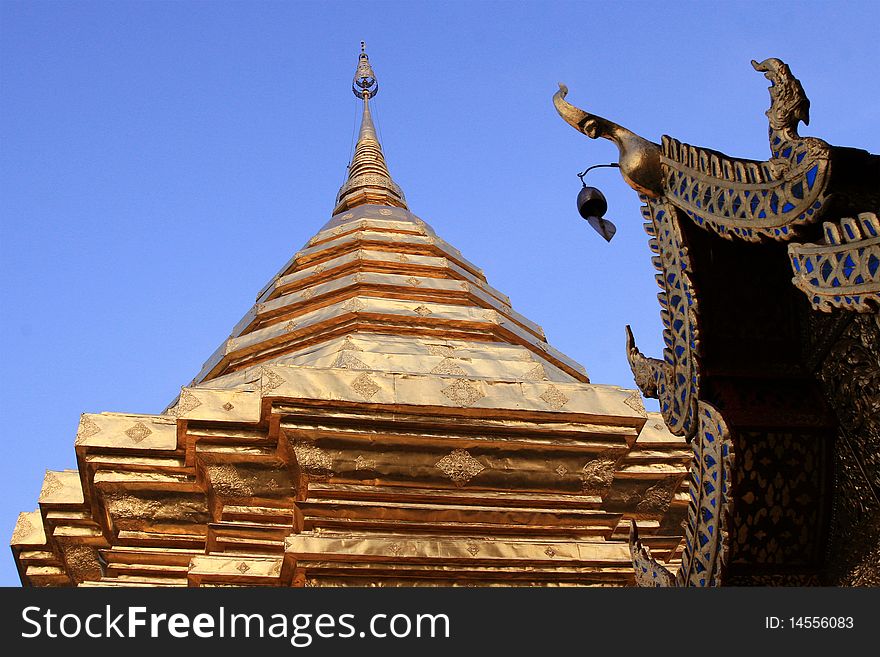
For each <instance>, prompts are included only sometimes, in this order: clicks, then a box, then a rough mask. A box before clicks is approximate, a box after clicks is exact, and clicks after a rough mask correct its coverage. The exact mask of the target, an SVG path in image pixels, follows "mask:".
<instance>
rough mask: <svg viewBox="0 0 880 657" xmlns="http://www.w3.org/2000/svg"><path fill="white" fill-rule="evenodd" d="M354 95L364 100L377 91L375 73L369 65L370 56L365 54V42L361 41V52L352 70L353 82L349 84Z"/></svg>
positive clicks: (373, 95) (372, 96)
mask: <svg viewBox="0 0 880 657" xmlns="http://www.w3.org/2000/svg"><path fill="white" fill-rule="evenodd" d="M351 90H352V91H353V92H354V95H355V96H357V97H358V98H363V99H364V100H369V99H370V98H374V97H375V96H376V94H377V93H379V83H378V82H376V74H375V73H373V67H372V66H370V58H369V56H368V55H367V44H366V42H364V41H361V54H360V56H359V57H358V65H357V70H356V71H355V72H354V82H352V84H351Z"/></svg>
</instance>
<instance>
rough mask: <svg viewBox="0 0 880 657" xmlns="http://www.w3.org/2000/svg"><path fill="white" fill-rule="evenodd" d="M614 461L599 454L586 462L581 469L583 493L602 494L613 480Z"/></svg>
mask: <svg viewBox="0 0 880 657" xmlns="http://www.w3.org/2000/svg"><path fill="white" fill-rule="evenodd" d="M616 463H617V462H616V461H615V460H614V459H613V458H609V457H607V456H600V457H599V458H596V459H593V460H592V461H590V462H589V463H587V464H586V465H585V466H584V467H583V469H582V470H581V475H580V477H581V482H582V485H583V491H584V493H586V494H588V495H591V494H592V495H602V494H604V493H605V492H606V491H607V490H608V489H609V488H610V487H611V483H612V482H613V481H614V468H615V465H616Z"/></svg>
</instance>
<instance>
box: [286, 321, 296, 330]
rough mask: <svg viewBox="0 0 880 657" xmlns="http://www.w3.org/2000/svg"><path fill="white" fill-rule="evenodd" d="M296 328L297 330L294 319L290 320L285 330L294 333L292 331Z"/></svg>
mask: <svg viewBox="0 0 880 657" xmlns="http://www.w3.org/2000/svg"><path fill="white" fill-rule="evenodd" d="M295 328H296V322H294V321H293V320H292V319H291V320H289V321H288V322H287V323H286V324H285V325H284V330H286V331H292V330H293V329H295Z"/></svg>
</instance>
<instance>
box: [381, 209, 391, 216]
mask: <svg viewBox="0 0 880 657" xmlns="http://www.w3.org/2000/svg"><path fill="white" fill-rule="evenodd" d="M379 214H381V215H384V216H386V217H388V216H390V215H392V214H394V213H393V212H391V210H388V209H387V208H382V209H381V210H379Z"/></svg>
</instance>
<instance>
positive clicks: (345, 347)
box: [339, 335, 363, 351]
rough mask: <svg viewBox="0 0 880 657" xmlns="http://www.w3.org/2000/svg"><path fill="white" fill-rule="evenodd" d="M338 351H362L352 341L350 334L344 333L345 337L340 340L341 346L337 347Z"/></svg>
mask: <svg viewBox="0 0 880 657" xmlns="http://www.w3.org/2000/svg"><path fill="white" fill-rule="evenodd" d="M339 351H363V349H361V348H360V347H358V346H357V345H356V344H355V343H354V341H352V339H351V336H350V335H346V336H345V339H344V340H343V341H342V346H340V347H339Z"/></svg>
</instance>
